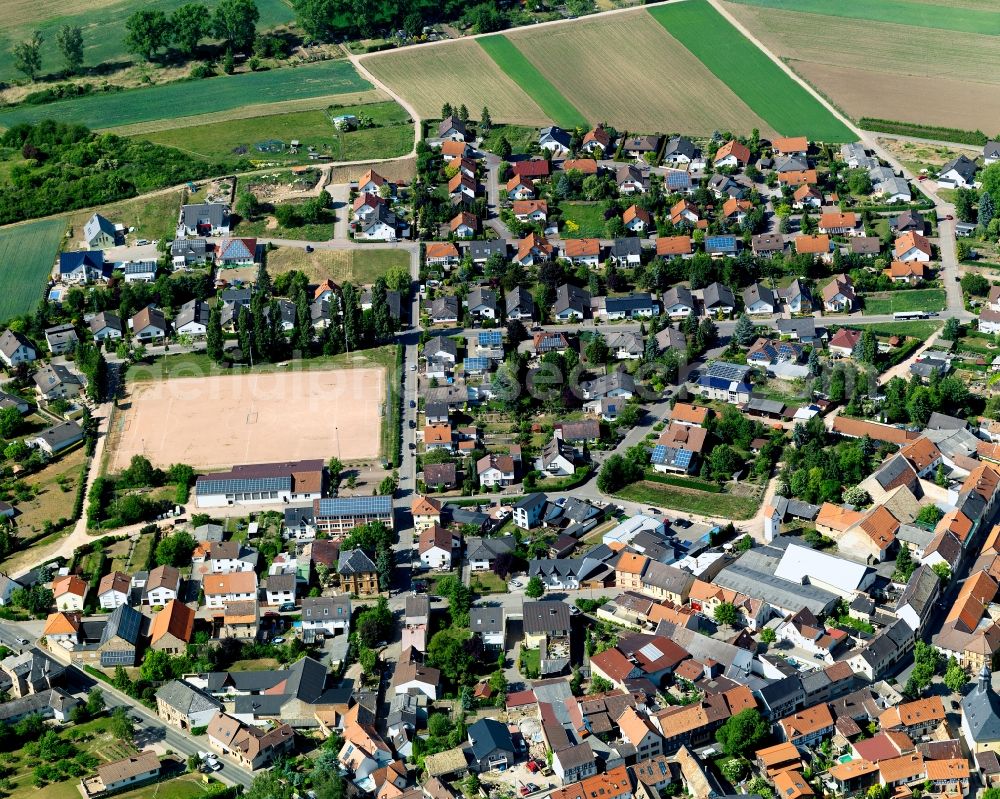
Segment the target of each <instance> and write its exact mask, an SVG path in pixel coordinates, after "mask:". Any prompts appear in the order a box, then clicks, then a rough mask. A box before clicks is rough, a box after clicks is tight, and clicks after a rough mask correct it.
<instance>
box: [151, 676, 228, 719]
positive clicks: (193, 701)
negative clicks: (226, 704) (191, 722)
mask: <svg viewBox="0 0 1000 799" xmlns="http://www.w3.org/2000/svg"><path fill="white" fill-rule="evenodd" d="M156 698H157V699H159V700H162V701H163V702H165V703H166V704H167V705H169V706H170V707H171V708H173V709H174V710H177V711H179V712H180V713H184V714H185V715H191V714H192V713H199V712H201V711H204V710H212V709H215V710H222V709H223V706H222V702H220V701H219V700H217V699H216V698H215V697H213V696H209V695H208V694H206V693H205V692H204V691H202V690H200V689H198V688H195V687H194V686H193V685H191V684H189V683H186V682H184V681H183V680H171V681H170V682H168V683H165V684H164V685H162V686H160V688H159V690H158V691H157V692H156Z"/></svg>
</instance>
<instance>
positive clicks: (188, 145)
mask: <svg viewBox="0 0 1000 799" xmlns="http://www.w3.org/2000/svg"><path fill="white" fill-rule="evenodd" d="M340 114H355V115H358V114H364V115H365V116H367V117H370V118H371V119H372V120H373V121H374V122H375V124H376V125H378V127H374V128H366V129H364V130H354V131H349V132H344V133H341V132H338V131H337V130H336V128H334V126H333V123H332V122H331V121H330V118H331V116H336V115H340ZM409 119H410V118H409V116H408V115H407V113H406V111H404V110H403V109H402V107H400V106H399V105H397V104H396V103H392V102H389V103H372V104H370V105H361V106H350V107H346V108H339V107H338V108H337V109H336V110H335V111H333V110H330V109H326V110H322V109H317V110H313V111H296V112H294V113H287V114H272V115H268V116H260V117H253V118H252V119H237V120H230V121H229V122H226V123H225V124H218V123H212V124H207V125H194V126H191V127H185V128H174V129H172V130H160V131H154V132H151V133H141V134H138V135H136V138H139V139H147V140H148V141H151V142H155V143H156V144H163V145H166V146H168V147H176V148H177V149H178V150H183V151H184V152H186V153H191V154H192V155H194V156H196V157H198V158H202V159H204V160H206V161H211V162H217V161H220V160H225V159H227V158H229V157H230V156H232V155H233V154H234V153H238V152H247V153H249V154H250V155H251V156H252V155H253V154H254V149H253V145H254V142H260V141H262V140H266V139H276V140H279V141H282V142H284V143H285V144H286V145H287V144H288V142H290V141H291V140H292V139H295V140H297V141H299V142H300V143H301V146H300V148H299V152H298V153H292V152H291V150H290V149H285V150H282V151H281V152H277V153H273V152H269V153H268V154H267V158H268V159H269V160H274V161H285V160H289V161H304V160H305V159H306V157H307V156H306V148H307V147H309V146H312V147H315V148H316V149H317V151H319V152H320V153H321V154H325V155H332V156H333V158H334V159H335V160H337V161H347V160H354V159H355V158H372V159H381V158H395V157H396V156H400V155H406V154H407V153H408V152H409V151H410V148H411V147H412V146H413V124H412V123H411V122H410V121H409Z"/></svg>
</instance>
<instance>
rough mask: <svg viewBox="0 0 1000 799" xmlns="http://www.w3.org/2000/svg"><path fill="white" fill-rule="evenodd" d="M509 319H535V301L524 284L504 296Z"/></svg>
mask: <svg viewBox="0 0 1000 799" xmlns="http://www.w3.org/2000/svg"><path fill="white" fill-rule="evenodd" d="M504 305H505V307H506V312H507V318H508V319H521V320H524V319H529V320H530V319H533V318H534V316H535V301H534V299H533V298H532V296H531V293H530V292H529V291H528V290H527V289H526V288H525V287H524V286H515V287H514V288H512V289H511V290H510V291H508V292H507V294H506V295H505V296H504Z"/></svg>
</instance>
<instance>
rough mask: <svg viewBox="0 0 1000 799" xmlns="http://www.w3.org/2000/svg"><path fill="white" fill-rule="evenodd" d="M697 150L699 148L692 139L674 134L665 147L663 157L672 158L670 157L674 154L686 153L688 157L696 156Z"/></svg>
mask: <svg viewBox="0 0 1000 799" xmlns="http://www.w3.org/2000/svg"><path fill="white" fill-rule="evenodd" d="M696 152H697V149H696V148H695V146H694V144H693V143H692V141H691V140H690V139H686V138H684V137H683V136H674V137H673V138H672V139H671V140H670V141H668V142H667V146H666V147H665V148H664V149H663V158H664V159H665V160H670V157H671V156H674V155H686V156H687V157H688V158H694V156H695V153H696Z"/></svg>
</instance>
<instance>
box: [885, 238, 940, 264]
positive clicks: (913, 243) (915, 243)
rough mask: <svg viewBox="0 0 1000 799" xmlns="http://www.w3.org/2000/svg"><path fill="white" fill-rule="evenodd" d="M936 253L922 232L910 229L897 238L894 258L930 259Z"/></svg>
mask: <svg viewBox="0 0 1000 799" xmlns="http://www.w3.org/2000/svg"><path fill="white" fill-rule="evenodd" d="M933 255H934V251H933V249H932V247H931V243H930V241H929V240H928V239H927V237H926V236H924V235H923V234H921V233H916V232H915V231H912V230H909V231H907V232H906V233H903V234H902V235H901V236H899V237H898V238H897V239H896V242H895V244H894V245H893V260H895V261H902V262H903V263H906V262H908V261H922V262H924V263H926V262H927V261H930V260H931V258H932V257H933Z"/></svg>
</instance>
